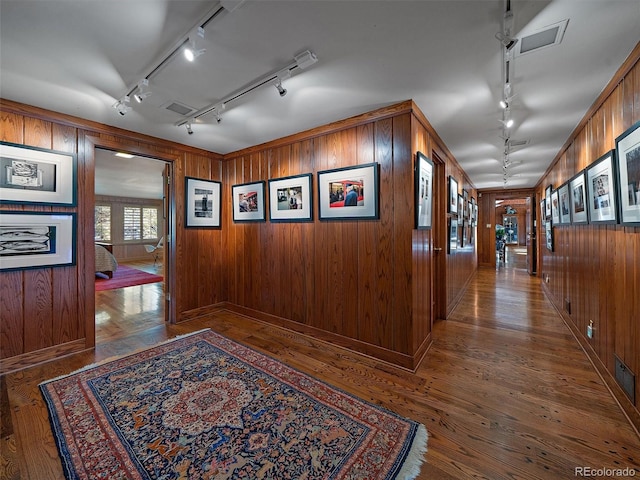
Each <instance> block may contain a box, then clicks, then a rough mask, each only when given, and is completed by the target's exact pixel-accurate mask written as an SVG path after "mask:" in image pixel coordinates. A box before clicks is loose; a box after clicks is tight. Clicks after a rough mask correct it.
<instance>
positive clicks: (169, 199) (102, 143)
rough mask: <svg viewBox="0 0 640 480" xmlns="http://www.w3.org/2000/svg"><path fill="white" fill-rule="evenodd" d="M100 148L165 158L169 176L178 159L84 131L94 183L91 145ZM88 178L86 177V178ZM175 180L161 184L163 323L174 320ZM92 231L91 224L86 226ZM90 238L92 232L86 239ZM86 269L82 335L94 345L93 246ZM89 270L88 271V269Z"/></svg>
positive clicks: (91, 201) (92, 200) (89, 205)
mask: <svg viewBox="0 0 640 480" xmlns="http://www.w3.org/2000/svg"><path fill="white" fill-rule="evenodd" d="M96 148H100V149H104V150H112V151H120V152H126V153H131V154H134V155H137V156H141V157H147V158H152V159H156V160H161V161H164V162H166V165H167V169H168V171H169V173H170V176H171V177H173V172H174V162H178V161H179V160H180V157H179V156H175V155H170V154H164V153H162V152H158V151H156V150H151V149H148V148H145V147H141V146H140V145H138V144H136V143H128V142H123V141H113V140H107V139H104V138H100V137H96V136H91V135H87V136H85V137H84V159H85V163H86V165H87V166H88V168H90V169H91V170H92V171H93V175H92V176H91V179H90V180H91V182H93V183H94V184H95V166H96V162H95V149H96ZM86 180H89V179H86ZM174 183H175V182H171V181H169V182H167V184H166V185H165V187H164V188H165V192H166V193H165V199H164V202H165V206H164V208H166V218H165V242H164V244H165V251H164V253H165V265H164V273H165V279H164V296H165V308H164V321H165V322H167V323H172V324H173V323H176V319H177V311H176V302H175V299H174V298H173V293H174V292H175V291H176V260H175V253H176V252H175V238H176V211H175V205H176V199H175V195H176V191H175V186H174ZM89 190H90V191H91V197H90V199H89V201H88V202H87V209H91V212H89V211H87V212H86V214H87V217H88V218H93V214H92V212H93V211H94V210H95V205H96V197H95V186H94V188H91V189H89ZM89 230H90V231H92V232H93V228H91V229H89ZM86 240H87V241H89V239H86ZM90 241H91V242H93V236H92V238H91V239H90ZM85 244H88V243H85ZM86 258H87V261H86V267H85V269H86V271H85V278H87V280H89V279H93V281H87V282H86V283H87V285H86V286H85V288H86V290H85V292H87V296H88V297H89V298H87V300H86V303H85V304H86V305H87V311H86V312H85V335H86V346H87V347H95V344H96V321H95V315H96V305H95V272H94V265H95V250H94V249H93V248H87V249H86ZM89 270H90V271H89ZM89 288H90V289H91V295H89Z"/></svg>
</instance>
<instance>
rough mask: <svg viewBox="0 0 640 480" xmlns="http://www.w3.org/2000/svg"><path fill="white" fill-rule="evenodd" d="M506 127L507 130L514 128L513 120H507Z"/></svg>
mask: <svg viewBox="0 0 640 480" xmlns="http://www.w3.org/2000/svg"><path fill="white" fill-rule="evenodd" d="M505 126H506V127H507V128H511V127H513V118H510V119H509V120H507V123H505Z"/></svg>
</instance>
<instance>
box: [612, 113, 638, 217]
mask: <svg viewBox="0 0 640 480" xmlns="http://www.w3.org/2000/svg"><path fill="white" fill-rule="evenodd" d="M616 172H617V184H618V185H617V187H618V192H619V196H618V204H619V206H620V207H619V208H620V223H621V224H623V225H628V226H640V121H639V122H636V123H635V124H634V125H633V126H631V127H630V128H629V129H627V130H626V131H625V132H624V133H622V135H620V136H619V137H618V138H616Z"/></svg>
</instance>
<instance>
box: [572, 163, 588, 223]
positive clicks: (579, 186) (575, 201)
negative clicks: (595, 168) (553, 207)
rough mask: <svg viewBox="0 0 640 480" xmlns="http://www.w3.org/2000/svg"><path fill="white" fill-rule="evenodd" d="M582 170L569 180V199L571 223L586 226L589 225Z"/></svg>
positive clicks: (585, 186)
mask: <svg viewBox="0 0 640 480" xmlns="http://www.w3.org/2000/svg"><path fill="white" fill-rule="evenodd" d="M585 182H586V179H585V175H584V170H583V171H581V172H580V173H578V174H577V175H575V176H574V177H573V178H572V179H571V180H569V198H570V200H571V223H572V224H573V225H586V224H587V223H589V214H588V211H587V185H586V183H585Z"/></svg>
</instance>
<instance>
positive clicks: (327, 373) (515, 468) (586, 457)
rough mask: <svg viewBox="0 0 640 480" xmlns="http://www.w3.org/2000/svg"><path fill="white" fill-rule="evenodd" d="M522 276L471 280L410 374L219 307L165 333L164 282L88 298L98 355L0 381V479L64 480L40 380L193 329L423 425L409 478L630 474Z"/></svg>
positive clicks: (614, 432) (619, 435)
mask: <svg viewBox="0 0 640 480" xmlns="http://www.w3.org/2000/svg"><path fill="white" fill-rule="evenodd" d="M521 266H522V265H521V264H519V263H518V262H514V263H510V262H507V263H506V265H504V266H501V267H500V268H498V269H492V268H486V269H480V270H479V271H478V272H477V274H476V275H475V277H474V279H473V280H472V282H471V283H470V285H469V287H468V289H467V291H466V292H465V294H464V298H463V299H462V301H461V302H460V304H459V305H458V306H457V308H456V309H455V310H454V311H453V313H452V315H451V316H450V318H449V319H448V320H447V321H442V322H438V323H436V324H435V325H434V334H433V337H434V343H433V346H432V347H431V349H430V350H429V352H428V353H427V356H426V358H425V359H424V361H423V362H422V364H421V365H420V367H419V368H418V369H417V371H416V372H415V373H411V372H408V371H405V370H402V369H399V368H396V367H394V366H391V365H388V364H385V363H381V362H379V361H377V360H375V359H372V358H368V357H364V356H362V355H359V354H356V353H353V352H350V351H347V350H344V349H341V348H337V347H333V346H330V345H327V344H326V343H323V342H320V341H317V340H314V339H312V338H309V337H306V336H303V335H299V334H296V333H293V332H290V331H287V330H283V329H280V328H277V327H273V326H270V325H268V324H265V323H262V322H259V321H256V320H253V319H251V318H247V317H243V316H239V315H236V314H232V313H230V312H227V311H224V310H221V311H219V312H216V313H215V314H212V315H210V316H207V317H206V318H200V319H196V320H192V321H189V322H186V323H182V324H179V325H176V326H171V325H165V324H164V323H163V322H162V321H161V318H162V311H161V309H162V302H161V301H159V300H157V301H156V300H154V299H160V298H161V295H159V292H158V288H160V287H159V286H158V285H161V284H158V285H147V286H143V288H140V289H139V291H138V292H137V293H135V294H130V293H128V292H126V290H127V289H122V290H111V291H106V292H99V293H100V294H101V296H103V297H104V298H101V299H100V301H99V302H97V303H98V305H99V308H98V311H97V313H96V317H97V318H98V317H100V319H99V320H98V325H97V332H98V333H97V335H98V339H99V340H98V346H97V347H96V349H95V351H90V352H85V353H81V354H76V355H73V356H70V357H67V358H61V359H59V360H57V361H54V362H50V363H47V364H44V365H40V366H36V367H32V368H30V369H27V370H22V371H19V372H16V373H13V374H9V375H5V376H4V377H2V378H1V381H0V406H1V407H2V415H1V417H0V420H2V421H1V422H0V425H2V428H3V433H2V439H1V440H2V441H1V443H0V445H1V447H2V452H0V453H1V454H2V455H0V478H8V479H11V480H13V479H34V480H48V479H55V480H58V479H61V478H63V477H62V470H61V467H60V460H59V457H58V454H57V450H56V447H55V444H54V440H53V438H52V434H51V430H50V428H49V421H48V417H47V412H46V407H45V405H44V404H43V401H42V398H41V395H40V393H39V390H38V387H37V385H38V383H39V382H41V381H43V380H46V379H49V378H52V377H55V376H58V375H62V374H65V373H68V372H71V371H73V370H75V369H77V368H80V367H82V366H83V365H86V364H89V363H92V362H95V361H100V360H103V359H106V358H108V357H111V356H113V355H120V354H124V353H128V352H131V351H133V350H136V349H138V348H141V347H145V346H151V345H153V344H155V343H157V342H159V341H162V340H164V339H166V338H171V337H173V336H175V335H177V334H182V333H186V332H190V331H194V330H199V329H202V328H211V329H213V330H215V331H217V332H220V333H222V334H224V335H226V336H228V337H230V338H232V339H235V340H237V341H239V342H241V343H243V344H246V345H249V346H251V347H253V348H256V349H258V350H260V351H263V352H266V353H267V354H269V355H272V356H273V357H276V358H278V359H280V360H282V361H283V362H285V363H287V364H289V365H291V366H293V367H295V368H298V369H300V370H302V371H305V372H307V373H309V374H311V375H314V376H315V377H317V378H320V379H322V380H324V381H326V382H327V383H330V384H332V385H335V386H337V387H339V388H342V389H344V390H346V391H348V392H350V393H352V394H355V395H357V396H359V397H361V398H363V399H365V400H368V401H371V402H374V403H377V404H380V405H383V406H384V407H386V408H389V409H391V410H394V411H395V412H397V413H399V414H401V415H405V416H407V417H410V418H413V419H415V420H417V421H420V422H422V423H423V424H424V425H425V426H426V427H427V430H428V431H429V445H428V448H429V450H428V452H427V454H426V457H425V460H426V463H425V464H424V465H423V467H422V471H421V475H420V477H419V478H420V479H425V480H426V479H467V478H469V479H470V478H474V479H478V478H485V479H492V480H496V479H516V478H517V479H565V478H566V479H568V478H576V477H575V468H577V467H590V468H593V469H600V468H625V467H629V468H633V469H635V472H636V475H640V438H639V437H638V435H637V434H636V432H635V431H634V430H633V428H632V427H631V425H630V424H629V423H628V422H627V420H626V418H625V417H624V415H623V414H622V411H621V410H620V408H619V407H618V405H617V404H616V402H615V401H614V399H613V397H612V396H611V395H610V393H609V391H608V390H607V389H606V387H605V385H604V384H603V382H602V381H601V379H600V378H599V377H598V375H597V374H596V372H595V370H594V368H593V367H592V365H591V364H590V363H589V361H588V359H587V357H586V356H585V354H584V353H583V352H582V350H581V349H580V347H579V345H578V344H577V342H576V341H575V339H574V338H573V337H572V335H571V333H570V331H569V330H568V328H567V327H566V326H565V325H564V324H563V322H562V320H561V318H560V317H559V316H558V315H557V314H556V312H555V311H554V309H553V307H552V306H551V304H550V303H549V301H548V300H547V299H546V298H545V297H544V295H543V293H542V290H541V288H540V286H539V284H538V280H537V279H536V278H535V277H533V278H532V277H529V276H528V275H527V274H526V272H525V270H524V268H520V267H521ZM514 267H515V268H514ZM133 288H138V287H133ZM154 302H155V303H154ZM118 305H119V306H120V307H117V308H122V309H123V310H122V311H120V312H118V310H117V308H116V306H118ZM159 319H160V320H159ZM606 478H611V477H606Z"/></svg>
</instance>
